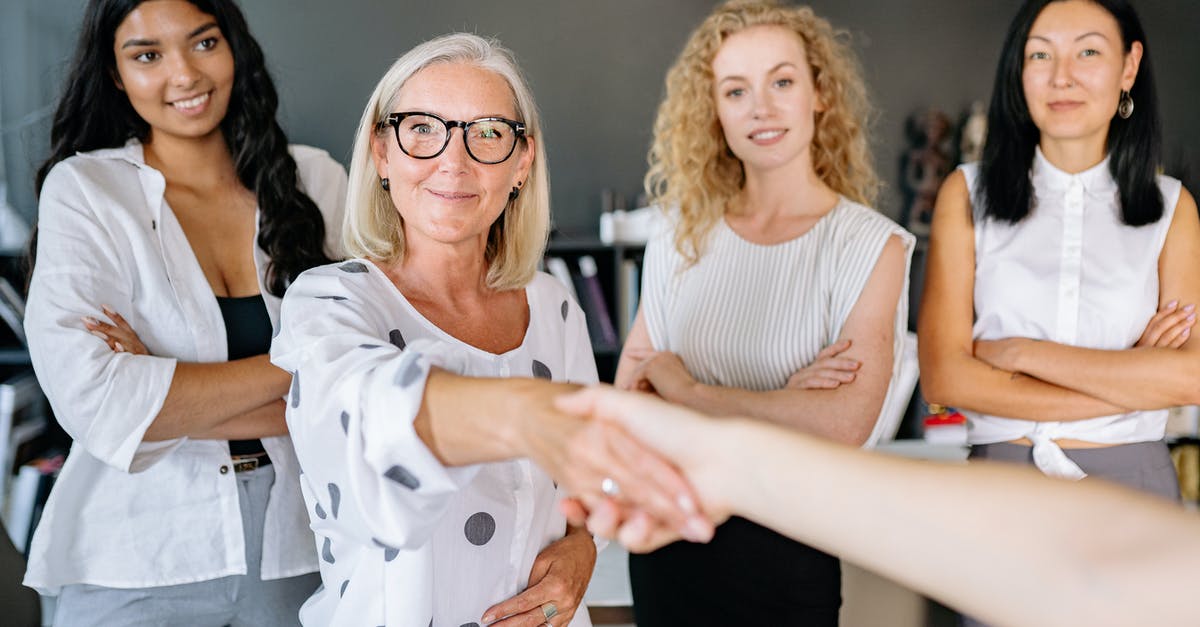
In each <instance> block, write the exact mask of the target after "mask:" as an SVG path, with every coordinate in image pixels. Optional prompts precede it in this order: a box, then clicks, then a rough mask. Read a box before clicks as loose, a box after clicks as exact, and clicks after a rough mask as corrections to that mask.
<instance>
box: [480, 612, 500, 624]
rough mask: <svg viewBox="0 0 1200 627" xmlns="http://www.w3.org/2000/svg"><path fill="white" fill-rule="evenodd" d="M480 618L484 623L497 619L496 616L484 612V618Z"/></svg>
mask: <svg viewBox="0 0 1200 627" xmlns="http://www.w3.org/2000/svg"><path fill="white" fill-rule="evenodd" d="M479 620H482V621H483V622H484V623H490V622H492V621H494V620H496V617H495V616H492V615H491V614H484V615H483V618H481V619H479Z"/></svg>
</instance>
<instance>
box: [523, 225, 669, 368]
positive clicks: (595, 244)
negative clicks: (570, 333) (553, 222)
mask: <svg viewBox="0 0 1200 627" xmlns="http://www.w3.org/2000/svg"><path fill="white" fill-rule="evenodd" d="M645 248H646V247H645V244H640V243H625V242H614V243H612V244H606V243H604V242H602V241H600V239H599V238H597V237H595V236H593V235H583V236H581V235H570V234H565V233H555V235H554V237H552V238H551V239H550V243H549V244H548V245H547V247H546V255H545V261H546V264H545V265H546V266H547V270H550V271H551V273H552V274H556V273H555V272H554V271H553V268H552V267H551V266H552V265H553V262H552V261H551V260H552V259H560V260H562V262H563V264H562V266H565V269H566V271H567V272H569V274H570V278H571V280H572V285H573V287H574V289H575V291H576V298H577V299H578V301H579V305H580V307H582V308H583V311H584V314H585V315H586V316H587V317H588V333H589V335H591V340H592V353H593V354H594V355H595V356H596V369H597V371H598V372H599V374H600V380H601V381H605V382H608V383H611V382H612V380H613V375H615V374H616V371H617V359H618V358H619V357H620V355H621V345H622V344H623V343H624V341H625V336H626V335H627V334H628V333H629V327H630V325H631V324H632V323H633V317H634V314H635V313H636V311H637V299H638V295H639V293H640V290H641V281H640V277H641V268H642V256H643V254H644V253H645ZM586 257H590V258H591V259H593V260H594V261H595V281H596V283H597V284H598V285H599V292H600V295H601V298H602V300H603V312H602V313H598V308H597V306H596V305H595V304H594V300H593V299H591V298H589V296H588V295H587V293H586V292H587V291H588V290H587V288H586V287H585V286H586V282H585V281H581V279H582V278H583V277H582V276H581V275H582V274H584V272H583V270H581V265H580V261H581V260H582V259H584V258H586ZM583 269H584V270H586V269H587V262H586V261H585V262H584V267H583ZM559 272H561V270H560V271H559ZM556 276H559V275H558V274H556ZM559 278H560V280H562V277H561V276H559ZM604 316H606V317H607V320H608V321H609V323H611V328H612V334H611V335H608V339H607V340H606V339H605V335H606V334H605V333H604V332H603V331H601V330H600V329H601V328H602V327H603V324H602V323H601V322H600V321H599V320H597V318H600V317H604Z"/></svg>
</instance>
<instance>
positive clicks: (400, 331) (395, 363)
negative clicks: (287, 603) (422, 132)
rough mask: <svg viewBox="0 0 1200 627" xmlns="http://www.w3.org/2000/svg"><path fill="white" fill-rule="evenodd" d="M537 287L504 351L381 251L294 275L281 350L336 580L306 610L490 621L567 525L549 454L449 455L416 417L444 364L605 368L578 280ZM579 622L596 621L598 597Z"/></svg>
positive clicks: (320, 620) (356, 620) (485, 372)
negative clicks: (454, 322) (472, 335)
mask: <svg viewBox="0 0 1200 627" xmlns="http://www.w3.org/2000/svg"><path fill="white" fill-rule="evenodd" d="M525 295H526V300H527V302H528V305H529V316H530V319H529V327H528V329H527V331H526V334H525V338H524V340H523V342H522V343H521V345H520V346H519V347H517V348H514V349H513V350H511V351H508V352H506V353H504V354H501V355H496V354H492V353H488V352H486V351H482V350H480V349H477V348H475V347H472V346H470V345H468V344H465V343H463V342H461V341H459V340H457V339H455V338H454V337H452V336H450V335H448V334H447V333H445V332H444V331H442V330H441V329H439V328H437V327H436V326H434V325H433V324H432V323H431V322H429V321H428V320H427V319H425V317H424V316H422V315H421V314H420V313H419V312H418V311H417V310H416V309H415V308H413V306H412V305H411V304H410V303H409V302H408V301H407V300H406V299H405V298H404V296H403V295H402V294H401V293H400V291H399V290H397V289H396V288H395V286H394V285H393V284H392V282H391V281H390V280H389V279H388V278H387V276H386V275H384V274H383V273H382V272H381V271H379V269H378V268H376V267H375V266H374V264H372V263H371V262H369V261H363V260H359V261H350V262H346V263H343V264H335V265H330V266H325V267H322V268H316V269H313V270H310V271H308V272H306V273H304V274H303V275H302V276H301V277H300V278H299V280H297V281H296V283H295V285H293V286H292V287H291V289H289V290H288V293H287V297H286V298H284V302H283V312H282V325H281V329H282V330H281V332H280V334H279V337H277V338H276V339H275V342H274V344H273V346H272V349H271V356H272V360H273V361H274V363H275V364H276V365H278V366H279V367H280V368H284V369H286V370H289V371H291V372H293V373H295V379H294V383H293V395H292V398H291V400H290V402H289V405H288V425H289V427H290V430H291V432H292V435H293V438H294V439H295V443H296V451H297V455H298V456H299V458H300V463H301V466H302V467H303V469H304V475H303V476H302V477H301V485H302V487H303V490H304V497H305V500H306V501H307V502H308V506H309V509H310V512H311V514H312V515H311V521H312V529H313V531H315V532H316V535H317V538H316V539H317V548H318V550H319V552H320V554H321V556H322V560H321V564H320V566H321V577H322V579H323V580H324V582H325V585H324V587H323V589H321V590H318V591H317V593H316V594H314V595H313V597H312V598H310V599H309V600H308V602H307V603H306V604H305V605H304V607H303V608H302V609H301V611H300V618H301V621H302V622H303V623H304V624H305V625H314V626H317V625H319V626H325V625H347V626H351V625H352V626H354V627H361V626H362V625H384V624H386V625H388V626H389V627H426V626H427V625H429V624H430V621H431V620H432V621H433V624H434V625H452V626H459V625H466V624H473V623H479V622H480V617H481V616H482V615H483V612H484V610H486V609H487V608H488V607H490V606H491V605H492V604H495V603H498V602H500V601H503V600H506V599H508V598H510V597H512V596H514V595H516V594H517V593H518V592H520V591H521V590H523V589H524V588H525V587H526V584H527V582H528V578H529V571H530V568H531V567H532V566H533V561H534V558H535V557H537V554H538V553H539V552H540V551H541V549H542V548H544V547H546V546H547V545H549V544H550V543H551V542H553V541H555V540H557V539H559V538H561V537H562V536H563V533H564V532H565V530H566V522H565V520H564V519H563V516H562V514H560V513H559V512H558V508H557V500H558V495H556V490H555V486H554V483H553V482H552V481H551V479H550V477H549V476H547V475H546V474H545V473H544V472H542V471H541V470H540V469H539V468H538V467H536V466H534V465H533V464H532V463H531V462H529V461H528V460H525V459H520V460H515V461H507V462H497V463H489V464H482V465H476V466H470V467H444V466H442V465H441V464H440V463H439V462H438V460H437V458H436V457H435V456H434V455H433V453H432V452H430V451H429V450H428V448H426V446H425V444H424V443H423V442H422V440H421V439H420V438H419V437H418V436H417V435H416V433H415V431H414V430H413V426H412V420H413V418H414V417H415V416H416V413H417V410H418V408H419V407H420V403H421V398H422V395H423V393H424V389H425V379H426V377H427V376H428V372H429V368H430V366H431V365H434V366H438V367H440V368H443V369H446V370H449V371H452V372H456V373H459V374H464V375H468V376H476V377H530V376H542V377H549V378H552V379H553V380H556V381H571V382H575V383H585V384H586V383H593V382H595V381H596V365H595V362H594V360H593V357H592V348H591V343H590V342H589V340H588V335H587V326H586V324H585V322H584V318H583V312H582V310H581V309H580V308H579V306H578V305H576V304H575V302H574V300H572V299H571V298H570V296H569V295H568V294H567V291H566V290H565V288H563V287H562V285H561V284H559V283H558V281H556V280H554V279H553V278H552V277H550V275H547V274H541V273H539V274H538V275H537V276H536V277H535V278H534V280H533V281H532V282H531V283H530V284H529V286H528V287H527V288H526V290H525ZM481 521H486V522H485V523H481ZM489 528H490V529H492V530H494V534H488V533H482V535H481V536H476V537H475V542H472V541H470V539H469V538H468V536H472V535H475V534H476V532H486V531H487V530H488V529H489ZM481 540H486V541H484V542H482V544H480V545H477V544H476V542H479V541H481ZM571 625H572V626H576V627H578V626H581V625H582V626H586V625H590V622H589V621H588V618H587V612H586V611H580V612H577V613H576V614H575V618H574V620H572V622H571Z"/></svg>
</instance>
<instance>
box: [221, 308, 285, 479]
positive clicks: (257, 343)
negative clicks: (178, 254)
mask: <svg viewBox="0 0 1200 627" xmlns="http://www.w3.org/2000/svg"><path fill="white" fill-rule="evenodd" d="M217 304H218V305H220V307H221V318H223V319H224V320H225V342H226V344H227V345H228V347H229V359H230V361H232V360H234V359H243V358H245V357H253V356H255V355H262V354H264V353H267V352H269V351H270V350H271V333H272V330H271V316H270V315H269V314H268V313H267V305H266V303H264V302H263V299H262V295H260V294H255V295H254V296H240V297H231V296H218V297H217ZM265 452H266V450H265V449H263V445H262V440H230V441H229V454H230V455H232V456H233V457H243V456H246V455H261V454H263V453H265ZM270 461H271V460H270V458H269V457H267V456H265V455H263V456H262V457H260V458H259V462H258V463H259V464H260V465H263V464H269V463H270Z"/></svg>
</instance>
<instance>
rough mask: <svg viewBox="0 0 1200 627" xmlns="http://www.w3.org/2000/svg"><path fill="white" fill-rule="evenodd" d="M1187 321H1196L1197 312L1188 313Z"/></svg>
mask: <svg viewBox="0 0 1200 627" xmlns="http://www.w3.org/2000/svg"><path fill="white" fill-rule="evenodd" d="M1187 321H1188V322H1195V321H1196V314H1194V313H1192V314H1188V317H1187Z"/></svg>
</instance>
